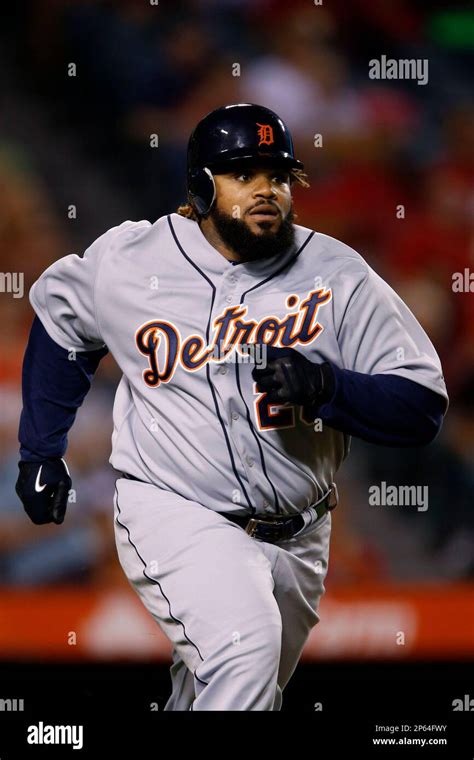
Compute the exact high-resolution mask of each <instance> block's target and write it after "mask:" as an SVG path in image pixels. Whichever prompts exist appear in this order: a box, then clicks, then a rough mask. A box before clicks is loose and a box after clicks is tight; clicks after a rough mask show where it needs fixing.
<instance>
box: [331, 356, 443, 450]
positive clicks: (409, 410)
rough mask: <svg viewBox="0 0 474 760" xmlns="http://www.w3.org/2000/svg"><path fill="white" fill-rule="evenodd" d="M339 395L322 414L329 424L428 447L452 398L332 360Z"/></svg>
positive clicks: (391, 442) (382, 440)
mask: <svg viewBox="0 0 474 760" xmlns="http://www.w3.org/2000/svg"><path fill="white" fill-rule="evenodd" d="M331 367H332V370H333V377H334V386H333V396H332V398H331V400H330V401H329V402H328V403H326V404H324V405H323V406H321V407H320V408H319V411H318V413H317V416H318V417H320V418H321V419H322V420H323V423H324V422H325V423H326V424H327V425H330V426H331V427H333V428H335V429H336V430H340V431H341V432H344V433H347V434H348V435H352V436H355V437H357V438H362V439H363V440H365V441H368V442H370V443H378V444H382V445H385V446H399V447H403V446H423V445H426V444H428V443H430V442H431V441H432V440H433V439H434V438H435V437H436V435H437V434H438V432H439V430H440V429H441V425H442V421H443V416H444V414H445V412H446V406H447V402H446V400H445V398H444V397H443V396H442V395H441V394H438V393H435V392H434V391H432V390H430V389H429V388H426V387H424V386H422V385H420V384H419V383H416V382H413V381H411V380H408V379H406V378H404V377H400V376H399V375H389V374H387V375H385V374H379V375H366V374H363V373H361V372H353V371H351V370H347V369H340V368H339V367H336V366H335V365H333V364H331Z"/></svg>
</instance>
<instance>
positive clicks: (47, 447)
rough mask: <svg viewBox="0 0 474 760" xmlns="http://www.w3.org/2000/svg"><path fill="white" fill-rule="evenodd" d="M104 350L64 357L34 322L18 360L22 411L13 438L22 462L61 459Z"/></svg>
mask: <svg viewBox="0 0 474 760" xmlns="http://www.w3.org/2000/svg"><path fill="white" fill-rule="evenodd" d="M106 353H107V349H105V348H104V349H100V350H98V351H86V352H76V353H75V355H74V357H72V356H71V354H70V352H69V351H67V350H66V349H64V348H62V347H61V346H59V345H58V344H57V343H56V342H55V341H53V340H52V339H51V338H50V336H49V335H48V333H47V332H46V330H45V329H44V327H43V325H42V323H41V321H40V320H39V319H38V317H35V319H34V321H33V325H32V327H31V332H30V337H29V340H28V345H27V348H26V352H25V357H24V361H23V375H22V392H23V411H22V414H21V418H20V427H19V433H18V438H19V441H20V455H21V459H22V460H23V461H29V462H34V461H39V460H42V459H49V458H57V457H62V456H63V455H64V453H65V451H66V447H67V434H68V431H69V430H70V428H71V427H72V425H73V423H74V420H75V417H76V412H77V410H78V408H79V407H80V406H81V404H82V402H83V401H84V398H85V396H86V395H87V392H88V391H89V389H90V386H91V382H92V378H93V375H94V373H95V371H96V369H97V367H98V365H99V362H100V360H101V358H102V357H103V356H105V354H106Z"/></svg>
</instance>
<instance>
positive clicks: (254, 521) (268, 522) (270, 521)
mask: <svg viewBox="0 0 474 760" xmlns="http://www.w3.org/2000/svg"><path fill="white" fill-rule="evenodd" d="M281 523H282V519H281V517H280V515H268V517H267V518H266V519H265V520H260V519H259V518H258V517H251V518H250V520H249V521H248V523H247V525H246V527H245V532H246V533H247V535H248V536H250V538H255V534H256V532H257V530H258V526H259V525H264V526H267V527H268V526H272V525H273V526H274V525H281Z"/></svg>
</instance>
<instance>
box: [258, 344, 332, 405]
mask: <svg viewBox="0 0 474 760" xmlns="http://www.w3.org/2000/svg"><path fill="white" fill-rule="evenodd" d="M265 353H266V357H267V364H266V367H259V366H255V367H254V368H253V370H252V377H253V379H254V380H255V381H256V383H257V390H258V391H259V392H260V393H266V394H267V400H268V401H270V402H273V403H275V404H286V403H289V404H298V405H300V406H303V407H305V409H306V410H308V411H310V412H311V413H316V411H317V408H318V407H319V406H321V405H322V404H324V403H326V401H328V400H329V399H330V398H331V397H332V395H333V393H334V375H333V372H332V369H331V365H330V364H328V363H327V362H324V363H322V364H316V363H314V362H311V361H310V360H309V359H307V358H306V357H305V356H303V354H300V353H299V351H295V349H294V348H278V347H277V346H265V347H263V346H262V354H261V355H262V356H265Z"/></svg>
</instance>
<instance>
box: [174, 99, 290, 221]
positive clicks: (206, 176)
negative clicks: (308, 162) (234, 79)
mask: <svg viewBox="0 0 474 760" xmlns="http://www.w3.org/2000/svg"><path fill="white" fill-rule="evenodd" d="M256 161H258V162H259V163H260V162H265V161H271V162H272V164H276V165H280V166H281V167H282V168H285V169H287V170H288V171H291V170H292V169H299V170H302V169H303V164H302V163H301V161H298V160H297V159H296V158H295V155H294V149H293V140H292V139H291V134H290V132H289V130H288V127H287V126H286V125H285V124H284V122H283V121H282V120H281V119H280V117H279V116H278V115H277V114H276V113H274V111H270V109H269V108H265V107H264V106H257V105H253V104H252V103H237V104H235V105H230V106H223V107H222V108H217V109H216V110H215V111H211V113H209V114H207V116H205V117H204V118H203V119H202V120H201V121H200V122H199V124H198V125H197V126H196V128H195V129H194V131H193V133H192V135H191V137H190V138H189V143H188V172H187V175H188V176H187V179H188V200H189V202H190V203H191V204H192V206H193V207H194V208H195V209H196V211H197V212H198V213H199V214H202V215H204V216H205V215H206V214H208V213H209V211H210V210H211V208H212V204H213V203H214V201H215V197H216V187H215V183H214V178H213V174H219V173H225V172H230V171H232V165H237V164H238V165H240V164H241V163H246V162H248V163H256Z"/></svg>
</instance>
